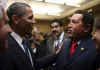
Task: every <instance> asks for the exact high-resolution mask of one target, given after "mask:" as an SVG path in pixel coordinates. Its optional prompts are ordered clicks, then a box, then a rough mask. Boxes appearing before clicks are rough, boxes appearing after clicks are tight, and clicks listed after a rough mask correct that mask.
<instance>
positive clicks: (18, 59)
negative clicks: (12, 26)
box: [5, 35, 56, 70]
mask: <svg viewBox="0 0 100 70" xmlns="http://www.w3.org/2000/svg"><path fill="white" fill-rule="evenodd" d="M7 55H8V57H7V58H8V63H7V66H6V67H5V70H36V69H39V68H40V67H43V66H45V65H48V64H49V63H51V62H53V61H54V60H55V58H56V55H55V54H52V55H49V56H46V57H44V58H41V59H35V57H34V55H32V59H33V66H32V64H31V62H30V59H29V57H28V56H26V54H25V53H24V51H23V50H22V48H21V47H20V46H19V45H18V43H17V42H16V41H15V40H14V38H13V37H12V36H11V35H9V36H8V51H7Z"/></svg>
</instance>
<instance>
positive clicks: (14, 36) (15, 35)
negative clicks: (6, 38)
mask: <svg viewBox="0 0 100 70" xmlns="http://www.w3.org/2000/svg"><path fill="white" fill-rule="evenodd" d="M11 36H12V37H13V38H14V39H15V40H16V41H17V42H18V43H22V40H23V39H22V38H21V36H19V35H18V34H17V33H15V32H12V33H11Z"/></svg>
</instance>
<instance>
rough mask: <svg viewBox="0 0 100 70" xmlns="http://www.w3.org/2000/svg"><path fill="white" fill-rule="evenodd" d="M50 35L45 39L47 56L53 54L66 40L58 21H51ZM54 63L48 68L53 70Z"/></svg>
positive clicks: (60, 22) (60, 23) (62, 23)
mask: <svg viewBox="0 0 100 70" xmlns="http://www.w3.org/2000/svg"><path fill="white" fill-rule="evenodd" d="M49 24H50V28H51V35H50V36H48V39H47V42H46V43H47V46H46V47H47V54H50V53H53V52H55V51H56V50H57V49H58V48H59V47H60V46H62V44H63V42H64V41H65V40H67V38H68V36H67V34H65V32H64V29H63V25H64V22H62V21H61V20H59V19H53V20H52V21H51V22H50V23H49ZM55 66H56V63H53V64H52V65H51V66H50V67H49V68H50V70H55Z"/></svg>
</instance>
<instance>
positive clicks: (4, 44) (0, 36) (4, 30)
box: [0, 6, 12, 70]
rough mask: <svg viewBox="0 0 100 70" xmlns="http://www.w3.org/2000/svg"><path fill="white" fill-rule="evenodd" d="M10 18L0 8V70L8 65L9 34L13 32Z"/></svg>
mask: <svg viewBox="0 0 100 70" xmlns="http://www.w3.org/2000/svg"><path fill="white" fill-rule="evenodd" d="M7 23H8V17H7V14H6V13H5V10H4V8H3V7H1V6H0V70H3V68H4V67H5V66H6V64H7V61H8V60H7V58H6V52H7V50H8V40H7V37H8V34H9V33H10V32H12V29H11V28H10V27H9V25H8V24H7Z"/></svg>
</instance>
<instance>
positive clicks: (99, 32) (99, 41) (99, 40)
mask: <svg viewBox="0 0 100 70" xmlns="http://www.w3.org/2000/svg"><path fill="white" fill-rule="evenodd" d="M93 39H94V41H95V42H96V45H97V46H98V47H99V48H100V29H96V31H95V33H94V34H93Z"/></svg>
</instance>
